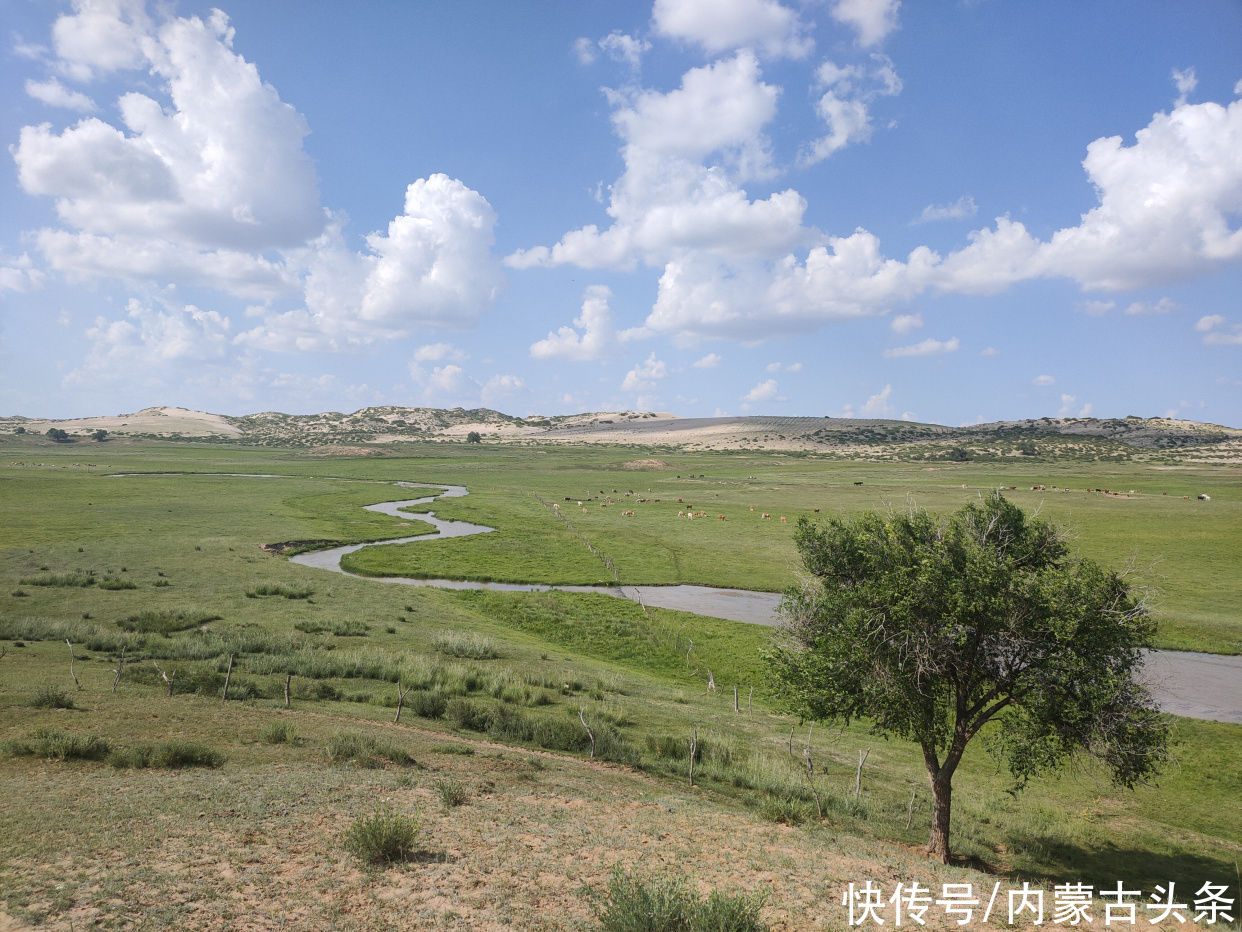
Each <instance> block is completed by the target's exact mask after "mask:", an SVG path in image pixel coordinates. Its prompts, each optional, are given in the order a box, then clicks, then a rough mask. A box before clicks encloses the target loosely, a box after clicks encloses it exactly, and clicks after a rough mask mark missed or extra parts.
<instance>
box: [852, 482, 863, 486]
mask: <svg viewBox="0 0 1242 932" xmlns="http://www.w3.org/2000/svg"><path fill="white" fill-rule="evenodd" d="M854 485H862V483H861V482H855V483H854Z"/></svg>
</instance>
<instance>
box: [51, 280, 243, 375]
mask: <svg viewBox="0 0 1242 932" xmlns="http://www.w3.org/2000/svg"><path fill="white" fill-rule="evenodd" d="M231 337H232V334H231V332H230V324H229V320H228V318H227V317H225V316H223V315H222V314H219V313H217V312H216V311H208V310H202V309H200V308H198V307H195V306H194V305H192V304H186V305H180V306H174V305H170V306H166V307H164V308H163V309H161V308H156V307H152V306H150V305H146V304H143V303H142V302H140V301H138V300H136V299H134V300H131V301H130V302H129V304H128V305H127V307H126V315H125V317H124V318H122V319H119V320H108V319H107V318H105V317H98V318H96V320H95V324H94V326H92V327H91V328H89V329H88V330H87V331H86V338H87V340H88V341H89V342H90V349H89V350H88V351H87V354H86V359H85V360H84V362H83V364H82V366H81V367H79V368H78V369H75V370H73V371H72V372H70V373H69V374H68V375H67V376H65V383H66V384H67V385H80V386H86V387H92V386H98V385H127V386H132V385H162V384H165V383H167V382H169V381H175V380H176V379H177V378H180V377H181V376H183V375H184V373H185V372H186V370H188V369H200V368H205V369H211V368H213V367H214V368H215V369H216V370H217V372H218V374H220V375H226V374H227V373H228V372H229V371H230V370H232V369H233V368H234V366H235V362H236V360H235V358H234V356H235V353H234V350H233V347H232V339H231Z"/></svg>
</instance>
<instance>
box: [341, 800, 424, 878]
mask: <svg viewBox="0 0 1242 932" xmlns="http://www.w3.org/2000/svg"><path fill="white" fill-rule="evenodd" d="M344 843H345V850H346V851H348V852H349V853H350V854H352V855H353V856H354V857H356V858H358V860H360V861H362V862H363V863H366V864H375V865H381V864H398V863H400V862H402V861H408V860H411V859H412V858H413V857H414V856H415V854H416V853H417V850H418V847H417V846H418V821H417V819H415V818H413V817H412V816H405V815H401V814H400V813H397V812H393V811H392V810H391V809H379V810H377V811H376V812H374V813H372V814H371V815H369V816H365V817H364V818H361V819H358V820H357V821H356V822H354V824H353V825H351V826H350V827H349V832H348V833H346V835H345V842H344Z"/></svg>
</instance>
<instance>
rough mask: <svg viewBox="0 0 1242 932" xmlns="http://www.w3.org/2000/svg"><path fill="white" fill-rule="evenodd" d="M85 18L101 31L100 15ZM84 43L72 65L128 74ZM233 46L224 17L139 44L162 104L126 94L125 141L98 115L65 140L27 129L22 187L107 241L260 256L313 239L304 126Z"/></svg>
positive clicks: (314, 211)
mask: <svg viewBox="0 0 1242 932" xmlns="http://www.w3.org/2000/svg"><path fill="white" fill-rule="evenodd" d="M81 17H87V19H88V20H89V22H91V23H93V24H95V25H99V24H100V23H101V22H102V21H103V18H102V17H101V16H100V15H99V13H98V12H97V11H91V12H90V13H89V15H88V14H87V13H85V12H84V13H82V14H80V16H79V17H77V18H81ZM77 18H75V19H77ZM63 21H64V18H62V20H58V21H57V22H58V25H59V24H60V23H62V22H63ZM118 22H120V21H118ZM121 25H122V28H123V29H130V28H131V27H129V26H128V25H126V24H124V23H121ZM84 43H85V40H83V41H82V42H76V44H74V46H73V48H74V53H75V54H76V55H77V56H78V57H77V59H75V60H77V61H79V62H85V63H87V64H89V65H90V66H91V67H92V68H103V67H105V66H109V67H111V66H115V67H121V66H123V65H124V66H127V67H133V66H134V65H135V62H133V61H132V60H131V56H129V55H128V54H127V55H125V56H121V57H118V58H115V59H111V58H109V57H108V56H107V55H106V54H104V53H103V51H102V50H101V49H99V48H96V47H95V46H93V45H91V46H90V47H89V48H88V47H87V44H88V43H87V44H84ZM231 45H232V29H231V28H229V27H228V20H227V18H226V17H224V15H223V14H219V13H215V14H213V15H212V16H211V17H210V18H209V20H208V21H207V22H204V21H203V20H201V19H199V18H197V17H194V18H190V19H174V20H171V21H169V22H167V23H166V24H164V25H163V26H162V27H161V28H160V29H159V30H158V32H157V33H156V34H154V35H148V36H144V40H143V42H142V43H141V49H142V51H143V56H144V58H145V62H144V64H145V65H147V66H148V67H150V69H151V70H152V72H153V73H154V75H155V76H157V77H158V78H159V79H161V80H162V81H163V82H164V86H165V88H166V90H167V92H168V101H169V103H168V105H165V104H163V103H161V102H160V101H157V100H155V99H153V98H152V97H150V96H147V95H146V94H142V93H137V92H130V93H127V94H124V95H122V97H121V98H120V100H119V102H118V107H119V110H120V113H121V118H122V121H123V123H124V125H125V128H126V129H127V130H128V133H126V132H122V131H121V130H120V129H117V128H116V127H113V126H111V125H109V124H107V123H105V122H103V121H101V120H99V119H96V118H93V117H92V118H87V119H84V120H82V121H80V122H79V123H78V124H76V125H75V126H73V127H70V128H68V129H66V130H64V131H63V132H61V133H54V132H53V131H52V129H51V127H50V126H49V125H47V124H43V125H41V126H26V127H23V128H22V130H21V133H20V135H19V141H18V144H17V147H16V148H15V149H14V151H13V157H14V160H15V161H16V163H17V168H18V179H19V181H20V183H21V185H22V188H23V189H24V190H25V191H26V192H27V193H28V194H33V195H43V196H49V197H53V198H55V204H56V212H57V215H58V216H59V217H60V219H61V221H62V222H64V223H66V224H68V225H69V226H71V227H74V228H76V229H78V230H81V231H84V232H87V233H92V234H97V235H103V236H118V235H128V236H141V237H152V238H160V239H165V240H171V241H173V242H176V243H180V244H185V245H191V246H194V247H197V248H201V249H209V250H210V249H238V250H243V249H245V250H255V249H272V248H279V247H282V246H296V245H300V244H301V243H304V242H305V241H306V240H307V239H308V238H309V237H313V236H315V235H317V234H318V233H319V232H320V231H321V230H322V229H323V226H324V215H323V212H322V210H321V209H320V208H319V193H318V183H317V180H316V177H315V171H314V167H313V166H312V164H311V162H310V159H309V157H308V156H307V155H306V153H305V152H304V151H303V149H302V141H303V139H304V138H305V136H306V135H307V133H308V132H309V130H308V127H307V126H306V122H305V120H304V119H303V118H302V116H301V114H299V113H298V112H297V111H296V110H294V109H293V108H292V107H290V106H289V105H288V104H286V103H284V102H283V101H281V100H280V98H279V96H278V95H277V94H276V91H275V90H274V89H273V88H272V87H271V85H269V84H264V83H263V82H262V81H261V80H260V78H259V74H258V70H257V69H256V68H255V67H254V66H253V65H252V64H250V63H249V62H247V61H246V60H245V59H243V58H242V57H241V56H240V55H237V54H236V53H234V52H233V51H232V48H231ZM61 48H62V43H61V42H59V41H58V42H57V49H58V50H60V49H61ZM62 54H63V53H62Z"/></svg>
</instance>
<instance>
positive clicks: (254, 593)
mask: <svg viewBox="0 0 1242 932" xmlns="http://www.w3.org/2000/svg"><path fill="white" fill-rule="evenodd" d="M314 594H315V591H314V590H313V589H311V588H310V587H309V586H285V585H281V584H280V583H260V584H259V585H257V586H255V587H254V588H253V589H247V590H246V598H248V599H257V598H260V597H263V596H271V595H278V596H284V597H285V598H286V599H309V598H310V597H311V596H312V595H314Z"/></svg>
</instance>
